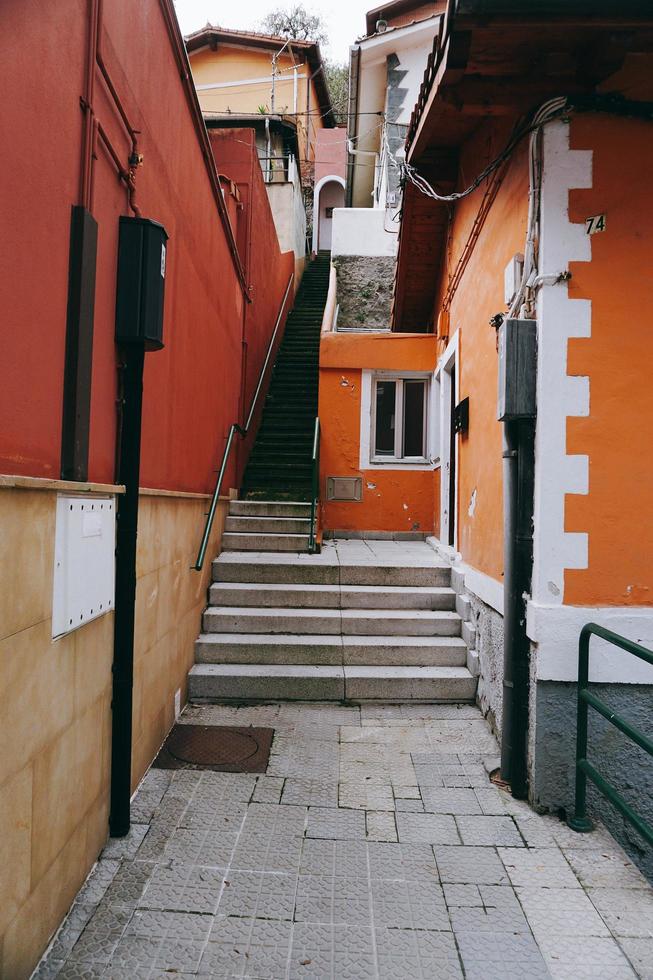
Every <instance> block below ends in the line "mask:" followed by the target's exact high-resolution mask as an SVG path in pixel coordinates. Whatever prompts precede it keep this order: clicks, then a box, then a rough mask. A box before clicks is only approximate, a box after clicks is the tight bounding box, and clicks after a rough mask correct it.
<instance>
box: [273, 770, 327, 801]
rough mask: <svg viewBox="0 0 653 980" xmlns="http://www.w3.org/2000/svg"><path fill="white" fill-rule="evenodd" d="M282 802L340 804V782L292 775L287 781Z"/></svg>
mask: <svg viewBox="0 0 653 980" xmlns="http://www.w3.org/2000/svg"><path fill="white" fill-rule="evenodd" d="M281 802H282V803H288V804H294V805H300V806H338V784H337V782H323V781H322V780H320V779H297V778H294V777H292V776H291V777H289V778H288V779H286V781H285V784H284V787H283V794H282V796H281Z"/></svg>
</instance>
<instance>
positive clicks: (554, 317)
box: [532, 121, 592, 608]
mask: <svg viewBox="0 0 653 980" xmlns="http://www.w3.org/2000/svg"><path fill="white" fill-rule="evenodd" d="M591 185H592V153H591V151H589V150H571V149H570V148H569V123H567V122H562V121H556V122H552V123H550V124H549V125H547V126H546V127H545V129H544V133H543V168H542V203H541V231H540V273H541V276H543V277H544V278H543V285H542V287H541V289H540V291H539V294H538V302H537V331H538V355H537V428H536V436H535V501H534V541H533V550H534V559H533V590H532V591H533V601H534V602H535V603H536V604H537V605H538V606H541V607H542V608H554V607H555V606H556V605H559V606H561V605H562V604H563V602H564V594H563V593H564V572H565V569H566V568H587V559H588V540H587V534H584V533H569V532H565V529H564V518H565V495H566V494H569V493H581V494H586V493H587V492H588V487H589V461H588V457H587V456H581V455H577V456H569V455H567V444H566V437H567V419H568V418H569V417H570V416H586V415H589V404H590V396H589V379H588V378H580V377H570V376H568V374H567V343H568V341H569V338H570V337H589V336H590V332H591V303H590V301H589V300H585V299H570V297H569V295H568V289H567V285H566V283H558V284H551V283H550V281H548V279H547V277H548V274H549V273H552V272H553V271H555V272H556V274H558V273H560V272H562V271H564V270H566V269H568V267H569V263H570V262H574V261H576V262H577V261H580V262H586V261H589V260H590V258H591V238H590V236H589V235H586V234H585V226H584V225H583V224H572V223H571V222H570V221H569V191H570V189H571V188H577V187H591Z"/></svg>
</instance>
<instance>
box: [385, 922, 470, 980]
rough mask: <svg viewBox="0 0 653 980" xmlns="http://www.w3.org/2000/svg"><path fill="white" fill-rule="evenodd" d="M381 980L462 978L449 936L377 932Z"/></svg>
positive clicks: (455, 952) (443, 979) (403, 931)
mask: <svg viewBox="0 0 653 980" xmlns="http://www.w3.org/2000/svg"><path fill="white" fill-rule="evenodd" d="M375 938H376V950H377V957H378V965H379V977H380V978H381V980H404V978H408V977H410V978H411V980H457V978H459V977H460V978H462V976H463V973H462V970H461V967H460V960H459V958H458V952H457V950H456V943H455V940H454V937H453V934H452V933H451V932H444V931H442V932H436V931H430V930H420V931H416V930H413V929H388V928H386V929H383V928H381V929H376V930H375Z"/></svg>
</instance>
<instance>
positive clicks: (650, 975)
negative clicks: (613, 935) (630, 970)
mask: <svg viewBox="0 0 653 980" xmlns="http://www.w3.org/2000/svg"><path fill="white" fill-rule="evenodd" d="M619 945H620V946H621V948H622V950H623V951H624V953H625V954H626V956H627V957H628V959H629V960H630V962H631V963H632V965H633V967H634V968H635V971H636V972H637V975H638V976H639V977H641V978H642V980H653V939H630V938H629V939H627V938H620V939H619Z"/></svg>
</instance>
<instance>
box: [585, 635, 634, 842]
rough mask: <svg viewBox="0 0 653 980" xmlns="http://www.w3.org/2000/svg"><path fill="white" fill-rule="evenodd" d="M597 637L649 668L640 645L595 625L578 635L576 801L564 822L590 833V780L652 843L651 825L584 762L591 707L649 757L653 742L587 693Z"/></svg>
mask: <svg viewBox="0 0 653 980" xmlns="http://www.w3.org/2000/svg"><path fill="white" fill-rule="evenodd" d="M592 636H598V637H600V638H601V639H602V640H605V641H606V642H607V643H612V645H613V646H616V647H619V648H620V649H622V650H625V651H626V652H627V653H632V654H633V656H635V657H638V658H639V659H640V660H644V661H645V662H646V663H647V664H651V666H653V652H652V651H651V650H647V649H646V647H643V646H640V644H639V643H635V642H634V641H633V640H627V639H626V637H625V636H620V635H619V633H613V632H612V630H608V629H605V627H603V626H597V625H596V623H587V625H586V626H583V628H582V630H581V632H580V638H579V641H578V713H577V729H576V799H575V807H574V816H573V817H571V818H570V819H569V821H568V823H569V826H570V827H571V829H572V830H576V831H578V832H579V833H587V832H588V831H590V830H592V827H593V824H592V821H591V820H590V819H589V818H588V816H587V780H588V778H589V779H591V780H592V782H593V783H594V785H595V786H596V787H597V789H598V790H599V792H600V793H602V794H603V795H604V796H605V797H606V798H607V799H608V800H609V801H610V802H611V803H612V804H613V805H614V806H615V807H616V809H617V810H618V811H619V812H620V813H621V815H622V816H623V817H625V818H626V820H628V822H629V823H631V824H632V825H633V827H634V828H635V830H637V832H638V833H639V834H641V836H642V837H643V838H644V840H645V841H647V842H648V843H649V844H653V826H651V824H650V823H648V822H647V821H646V820H644V819H643V818H642V817H640V816H639V815H638V814H637V813H635V811H634V810H633V808H632V807H631V806H630V805H629V804H628V803H626V801H625V800H624V799H623V797H622V796H621V795H620V794H619V793H618V792H617V790H616V789H615V788H614V786H612V785H611V784H610V783H609V782H608V781H607V780H606V779H604V778H603V776H601V774H600V773H599V772H597V770H596V769H595V768H594V766H593V765H592V764H591V763H590V762H588V761H587V713H588V709H589V708H594V710H595V711H598V713H599V714H600V715H602V717H603V718H605V719H606V720H607V721H608V722H610V724H611V725H614V727H615V728H617V729H618V730H619V731H620V732H622V733H623V734H624V735H625V736H626V737H627V738H629V739H631V741H633V742H635V744H636V745H638V746H639V747H640V748H641V749H644V751H645V752H648V754H649V755H653V739H650V738H648V737H647V736H646V735H644V734H643V733H642V732H639V731H638V730H637V729H636V728H634V727H633V725H631V724H630V723H629V722H627V721H626V720H625V718H622V717H621V716H620V715H618V714H616V712H614V711H612V709H611V708H610V707H609V706H608V705H607V704H605V703H604V702H603V701H601V700H600V698H598V697H597V696H596V695H595V694H592V693H591V691H590V690H589V654H590V638H591V637H592Z"/></svg>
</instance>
